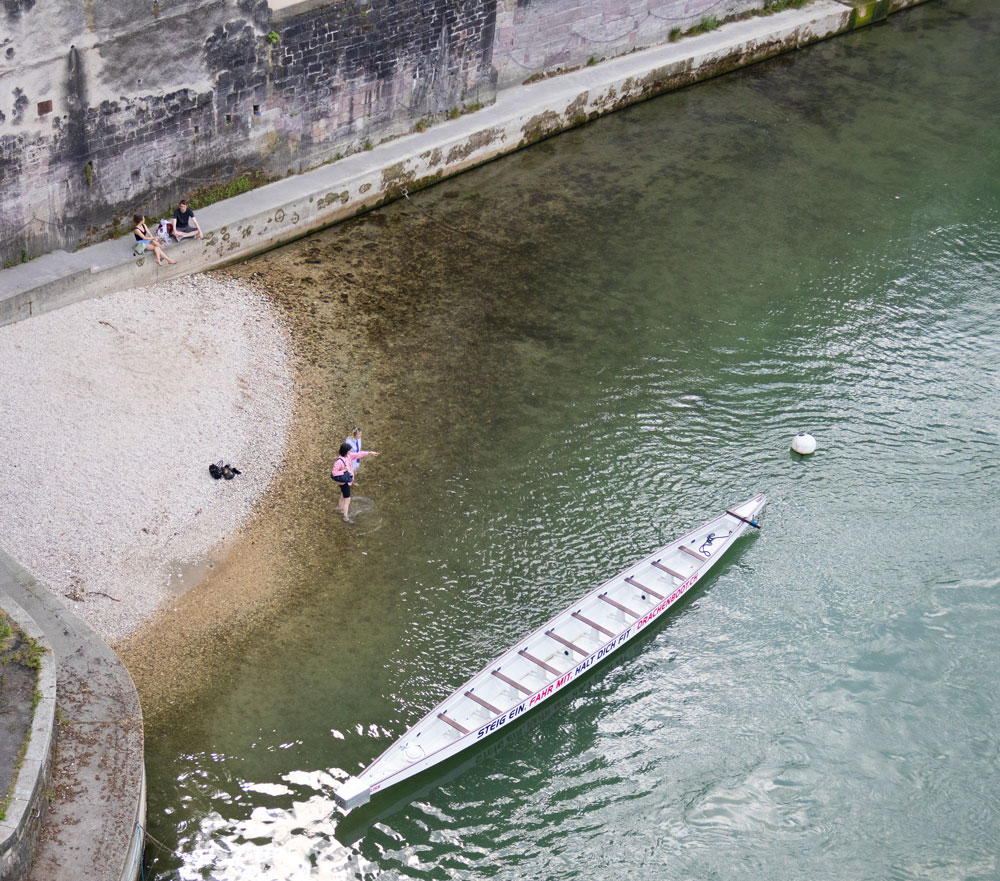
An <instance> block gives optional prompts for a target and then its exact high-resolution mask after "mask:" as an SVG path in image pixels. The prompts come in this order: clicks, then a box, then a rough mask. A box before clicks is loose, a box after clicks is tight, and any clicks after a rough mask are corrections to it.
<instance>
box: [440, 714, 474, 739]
mask: <svg viewBox="0 0 1000 881" xmlns="http://www.w3.org/2000/svg"><path fill="white" fill-rule="evenodd" d="M438 718H439V719H440V720H441V721H442V722H447V723H448V724H449V725H451V727H452V728H454V729H455V730H456V731H460V732H461V733H462V734H468V733H469V729H468V728H466V727H465V726H464V725H460V724H459V723H458V722H456V721H455V720H454V719H452V718H450V717H448V716H446V715H445V714H444V713H438Z"/></svg>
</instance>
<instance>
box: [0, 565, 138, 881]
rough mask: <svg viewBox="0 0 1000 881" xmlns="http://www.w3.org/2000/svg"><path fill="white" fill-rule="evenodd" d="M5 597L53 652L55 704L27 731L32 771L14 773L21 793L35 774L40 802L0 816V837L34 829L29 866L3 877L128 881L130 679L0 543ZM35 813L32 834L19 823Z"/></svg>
mask: <svg viewBox="0 0 1000 881" xmlns="http://www.w3.org/2000/svg"><path fill="white" fill-rule="evenodd" d="M11 600H13V603H11V602H10V601H11ZM12 606H13V607H15V608H18V609H19V611H22V612H24V613H26V614H27V616H28V617H29V618H30V621H31V622H33V623H34V624H35V625H36V626H37V628H38V629H39V630H40V631H41V633H42V636H43V638H44V640H45V642H46V643H47V644H48V647H49V648H50V649H51V651H52V654H53V655H54V656H55V676H54V681H52V682H51V685H50V686H49V685H48V684H46V683H40V690H41V691H42V699H43V701H44V699H45V698H46V696H47V695H46V689H47V688H49V687H50V688H51V691H52V695H51V697H52V698H55V712H54V713H50V714H49V715H48V717H47V719H46V720H43V727H44V728H45V729H47V730H41V731H38V730H36V731H34V732H33V733H32V742H31V744H29V750H30V749H31V748H32V744H34V749H35V750H37V751H38V752H39V757H38V759H37V760H33V761H26V762H24V763H23V765H22V768H21V770H22V772H23V775H24V776H25V777H30V778H31V779H26V780H23V781H22V780H21V779H19V780H18V787H17V790H19V791H23V792H26V793H30V792H32V791H34V790H35V789H36V787H37V783H36V779H35V778H38V779H39V780H41V781H42V783H41V785H42V791H41V793H40V795H41V797H42V799H43V800H44V801H45V802H47V810H46V805H44V804H41V803H40V802H39V801H38V800H36V801H35V802H34V803H31V804H24V805H21V804H18V800H17V799H15V803H14V804H12V808H14V810H11V811H10V812H9V814H10V815H9V817H8V819H7V822H8V826H9V828H4V825H3V824H0V840H3V839H5V838H8V837H20V836H22V835H25V833H26V832H29V831H30V832H33V833H34V834H37V835H38V842H37V845H36V846H35V848H34V853H33V854H31V853H28V854H27V857H28V861H29V862H30V868H29V869H27V870H25V869H24V867H23V866H22V865H20V864H15V865H14V866H13V870H15V871H16V874H13V875H11V876H10V877H11V878H13V879H21V878H23V879H24V881H84V879H86V881H130V879H132V878H135V877H137V875H138V873H139V860H140V859H141V856H142V849H141V845H142V831H141V826H142V825H144V824H145V769H144V766H143V735H142V711H141V709H140V708H139V696H138V694H137V692H136V690H135V686H134V685H133V683H132V680H131V678H130V677H129V675H128V672H127V671H126V670H125V668H124V667H123V666H122V664H121V662H120V661H119V660H118V657H117V655H115V653H114V652H113V651H112V650H111V649H110V648H109V647H108V646H107V645H106V644H105V643H104V642H103V641H102V640H101V638H100V637H99V636H98V635H97V634H96V633H95V632H94V631H93V630H91V629H90V627H89V626H88V625H87V624H85V623H84V622H83V621H81V620H80V619H79V618H77V617H76V615H74V614H73V613H72V612H70V611H69V610H68V609H67V608H66V607H65V606H64V605H63V604H62V602H61V600H59V599H58V598H57V597H56V596H54V595H53V594H52V593H51V592H50V591H49V590H48V589H47V588H46V587H45V586H44V585H42V584H40V583H39V582H38V581H36V580H35V579H34V578H33V577H32V576H31V575H30V574H29V573H28V572H26V571H25V570H24V569H23V568H21V567H20V566H19V565H18V564H17V563H16V562H15V561H14V560H12V559H11V558H10V557H9V556H7V555H6V554H5V553H3V552H2V551H0V608H7V609H9V608H11V607H12ZM22 629H23V628H22ZM42 706H43V704H42V703H41V702H40V703H39V707H38V708H36V714H37V712H38V709H40V708H42ZM52 738H54V739H55V749H54V750H52V749H50V747H49V745H48V742H50V741H51V739H52ZM29 755H30V752H29ZM46 779H47V780H48V781H49V782H48V786H47V787H46V786H45V780H46ZM46 789H47V791H45V790H46ZM19 807H25V808H26V810H23V811H18V810H17V808H19ZM39 819H41V827H40V834H39V831H38V830H37V829H35V830H29V828H28V827H29V826H30V825H31V824H32V823H33V822H36V823H37V820H39ZM5 833H6V834H5ZM28 837H34V835H30V836H28Z"/></svg>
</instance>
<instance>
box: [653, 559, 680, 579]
mask: <svg viewBox="0 0 1000 881" xmlns="http://www.w3.org/2000/svg"><path fill="white" fill-rule="evenodd" d="M653 565H654V566H655V567H656V568H657V569H662V570H663V571H664V572H666V573H667V575H673V576H674V578H679V579H680V580H681V581H683V580H684V579H685V578H687V576H686V575H681V573H680V572H678V571H677V570H676V569H671V568H670V567H669V566H664V565H663V563H661V562H660V561H659V560H656V561H655V562H654V563H653Z"/></svg>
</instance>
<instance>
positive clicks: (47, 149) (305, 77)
mask: <svg viewBox="0 0 1000 881" xmlns="http://www.w3.org/2000/svg"><path fill="white" fill-rule="evenodd" d="M762 2H763V0H660V2H659V4H658V5H657V6H655V7H649V8H647V7H645V6H643V5H641V3H640V2H639V0H584V2H579V0H464V2H462V3H456V2H453V0H395V2H391V3H386V2H380V3H374V2H371V0H337V2H327V0H305V2H300V3H296V4H291V5H289V4H287V3H284V2H282V0H276V2H275V8H274V9H273V10H272V8H271V7H270V6H268V4H267V3H266V2H265V0H121V2H119V3H95V2H93V0H86V2H84V3H78V2H76V0H50V2H49V3H46V4H41V3H39V2H37V0H2V3H0V261H3V262H6V261H9V260H16V259H19V258H20V256H21V253H22V249H23V250H24V251H25V252H27V254H29V255H34V254H37V253H41V252H45V251H49V250H52V249H53V248H57V247H69V248H72V247H75V246H76V245H78V244H80V243H82V242H85V241H88V240H91V239H93V238H97V237H100V236H102V235H104V234H106V233H107V232H108V231H109V230H110V229H111V228H112V227H113V226H114V225H115V221H116V219H117V221H118V222H121V223H123V224H124V226H125V227H126V228H127V227H128V226H130V222H129V218H130V215H131V214H132V213H133V212H138V213H153V212H162V211H163V210H164V208H165V207H166V206H167V205H168V204H169V203H171V202H173V201H175V200H176V199H177V198H179V196H180V195H181V194H183V193H189V192H190V191H191V190H193V189H194V188H196V187H197V186H199V185H201V184H204V183H208V182H211V181H225V180H228V179H230V178H233V177H235V176H238V175H239V174H240V173H241V172H242V171H245V170H262V171H264V172H266V173H267V174H268V175H270V176H283V175H285V174H288V173H289V172H299V171H302V170H305V169H307V168H312V167H316V166H317V165H319V164H321V163H323V162H325V161H327V160H330V159H333V158H335V157H337V156H340V155H346V154H348V153H351V152H356V151H358V150H361V149H364V148H365V147H366V146H368V145H370V144H373V143H378V142H379V141H381V140H384V139H385V138H388V137H392V136H395V135H398V134H401V133H404V132H408V131H412V130H413V129H414V126H415V125H417V124H418V122H419V121H420V120H421V119H423V118H425V117H429V116H437V117H438V118H443V117H444V116H445V115H446V114H447V113H448V112H449V111H452V110H453V109H461V108H462V107H464V106H468V105H472V104H489V103H490V102H492V101H493V99H494V97H495V94H496V90H497V87H498V85H500V86H507V85H514V84H519V83H521V82H523V81H524V80H525V79H528V78H529V77H530V76H532V75H533V74H539V73H546V72H549V71H551V70H553V69H556V68H565V67H568V66H576V65H580V64H585V63H586V62H587V60H588V59H589V57H590V56H592V55H593V56H595V57H601V58H606V57H612V56H613V55H616V54H621V53H622V52H626V51H630V50H632V49H634V48H637V47H641V46H647V45H654V44H656V43H660V42H665V41H666V40H667V39H668V35H669V32H670V30H671V29H673V28H676V27H682V28H687V27H690V26H691V25H692V24H695V23H697V22H698V21H699V20H700V19H701V18H702V17H703V16H705V15H708V14H713V15H716V16H718V17H722V16H724V15H727V14H730V13H731V12H738V11H745V10H748V9H753V8H756V7H757V6H759V5H760V4H761V3H762Z"/></svg>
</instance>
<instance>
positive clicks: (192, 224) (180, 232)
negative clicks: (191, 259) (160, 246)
mask: <svg viewBox="0 0 1000 881" xmlns="http://www.w3.org/2000/svg"><path fill="white" fill-rule="evenodd" d="M174 236H175V238H176V239H177V241H178V242H179V241H180V240H181V239H190V238H192V237H193V236H198V238H199V239H203V238H205V236H204V235H202V232H201V227H200V226H199V225H198V218H196V217H195V216H194V211H192V210H191V209H190V208H188V203H187V199H182V200H181V203H180V206H179V207H178V208H177V209H176V210H175V211H174Z"/></svg>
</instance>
